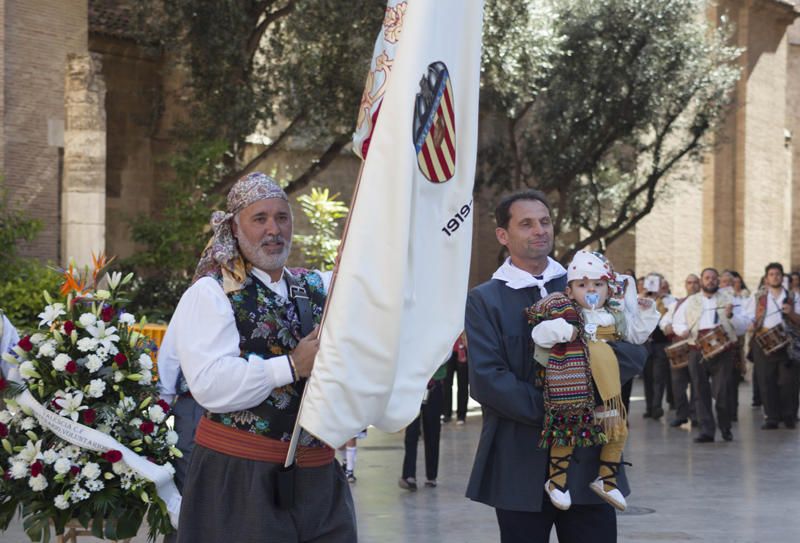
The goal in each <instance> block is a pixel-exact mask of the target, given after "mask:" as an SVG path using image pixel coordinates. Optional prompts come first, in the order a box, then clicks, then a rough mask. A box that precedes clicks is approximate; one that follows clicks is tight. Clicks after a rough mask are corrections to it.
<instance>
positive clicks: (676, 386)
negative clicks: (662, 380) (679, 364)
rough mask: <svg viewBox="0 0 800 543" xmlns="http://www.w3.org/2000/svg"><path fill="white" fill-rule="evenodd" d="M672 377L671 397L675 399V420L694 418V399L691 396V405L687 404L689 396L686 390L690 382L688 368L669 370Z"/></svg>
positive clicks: (693, 396)
mask: <svg viewBox="0 0 800 543" xmlns="http://www.w3.org/2000/svg"><path fill="white" fill-rule="evenodd" d="M670 371H671V375H672V396H673V397H674V398H675V418H677V419H689V418H692V419H693V418H695V417H696V416H697V415H696V413H695V410H694V403H695V400H696V397H695V395H694V394H692V400H691V403H690V402H689V395H688V393H687V389H688V387H689V384H690V383H691V382H692V379H691V377H690V376H689V367H688V366H686V367H683V368H678V369H675V368H673V369H671V370H670Z"/></svg>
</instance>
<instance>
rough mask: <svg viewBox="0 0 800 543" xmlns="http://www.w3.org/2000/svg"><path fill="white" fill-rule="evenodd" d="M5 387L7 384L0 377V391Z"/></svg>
mask: <svg viewBox="0 0 800 543" xmlns="http://www.w3.org/2000/svg"><path fill="white" fill-rule="evenodd" d="M7 386H8V382H6V380H5V379H3V378H2V377H0V390H5V389H6V387H7Z"/></svg>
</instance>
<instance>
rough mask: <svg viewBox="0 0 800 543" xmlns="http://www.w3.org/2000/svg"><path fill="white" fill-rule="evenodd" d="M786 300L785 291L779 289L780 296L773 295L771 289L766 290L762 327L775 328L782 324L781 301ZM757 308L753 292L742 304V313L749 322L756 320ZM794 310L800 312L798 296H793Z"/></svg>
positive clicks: (756, 295)
mask: <svg viewBox="0 0 800 543" xmlns="http://www.w3.org/2000/svg"><path fill="white" fill-rule="evenodd" d="M785 300H786V291H785V290H783V289H781V293H780V296H778V297H775V296H774V295H773V294H772V290H769V291H767V310H766V311H765V312H764V323H763V324H762V326H763V327H764V328H767V329H769V328H775V327H776V326H778V325H779V324H783V302H784V301H785ZM757 309H758V294H757V293H756V294H753V295H752V296H750V298H748V299H747V302H746V303H745V305H744V313H745V315H746V316H747V318H748V320H749V321H750V322H751V323H755V322H756V314H757ZM794 312H795V313H800V298H798V297H797V296H795V299H794Z"/></svg>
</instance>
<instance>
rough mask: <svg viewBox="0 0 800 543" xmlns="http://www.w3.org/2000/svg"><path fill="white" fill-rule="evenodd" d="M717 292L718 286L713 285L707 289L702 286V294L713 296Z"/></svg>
mask: <svg viewBox="0 0 800 543" xmlns="http://www.w3.org/2000/svg"><path fill="white" fill-rule="evenodd" d="M718 290H719V285H714V286H712V287H707V286H705V285H703V292H707V293H708V294H714V293H715V292H717V291H718Z"/></svg>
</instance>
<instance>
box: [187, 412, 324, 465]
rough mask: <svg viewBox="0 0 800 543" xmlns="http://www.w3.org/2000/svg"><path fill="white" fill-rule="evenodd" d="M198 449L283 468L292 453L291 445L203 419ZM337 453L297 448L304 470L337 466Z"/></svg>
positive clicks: (199, 431)
mask: <svg viewBox="0 0 800 543" xmlns="http://www.w3.org/2000/svg"><path fill="white" fill-rule="evenodd" d="M194 440H195V442H196V443H197V444H198V445H202V446H203V447H205V448H207V449H211V450H212V451H216V452H219V453H222V454H227V455H229V456H235V457H236V458H244V459H245V460H256V461H258V462H271V463H274V464H283V463H284V462H285V461H286V455H287V454H288V452H289V442H288V441H278V440H277V439H271V438H269V437H264V436H259V435H256V434H252V433H250V432H245V431H244V430H238V429H236V428H231V427H229V426H225V425H224V424H220V423H218V422H214V421H212V420H209V419H207V418H206V417H203V418H201V419H200V424H199V425H198V426H197V434H196V435H195V438H194ZM335 455H336V453H335V451H334V450H333V449H331V448H330V447H303V446H302V445H301V446H299V447H298V448H297V456H296V462H297V465H298V466H299V467H301V468H317V467H320V466H326V465H328V464H330V463H331V462H333V459H334V457H335Z"/></svg>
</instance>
